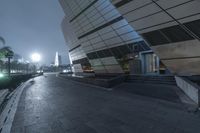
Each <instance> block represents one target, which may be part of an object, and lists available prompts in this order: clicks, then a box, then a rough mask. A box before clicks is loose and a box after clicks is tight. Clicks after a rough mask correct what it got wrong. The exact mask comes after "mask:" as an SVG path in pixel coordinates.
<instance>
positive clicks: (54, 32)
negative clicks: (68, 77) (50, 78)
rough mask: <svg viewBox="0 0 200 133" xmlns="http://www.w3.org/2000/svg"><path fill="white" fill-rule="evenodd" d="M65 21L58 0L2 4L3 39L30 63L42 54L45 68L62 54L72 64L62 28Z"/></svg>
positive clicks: (5, 0) (18, 0)
mask: <svg viewBox="0 0 200 133" xmlns="http://www.w3.org/2000/svg"><path fill="white" fill-rule="evenodd" d="M63 17H64V13H63V11H62V8H61V7H60V5H59V2H58V0H0V36H3V37H4V38H5V40H6V45H8V46H11V47H12V49H13V50H14V51H15V53H18V54H20V55H22V56H23V57H24V58H25V59H26V60H30V55H31V53H34V52H38V53H40V54H41V55H42V61H41V64H47V65H48V64H50V63H51V62H52V61H54V57H55V53H56V51H58V52H59V53H60V55H61V56H62V60H63V62H64V63H69V61H68V57H67V55H68V53H67V46H66V44H65V41H64V37H63V34H62V31H61V28H60V27H61V26H60V24H61V21H62V19H63ZM0 47H1V46H0Z"/></svg>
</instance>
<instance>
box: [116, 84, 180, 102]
mask: <svg viewBox="0 0 200 133" xmlns="http://www.w3.org/2000/svg"><path fill="white" fill-rule="evenodd" d="M115 89H116V90H117V91H120V93H121V92H128V93H133V94H136V95H142V96H148V97H153V98H158V99H162V100H167V101H171V102H177V103H181V100H180V99H179V96H178V95H177V93H176V91H175V90H176V89H178V88H177V87H176V86H172V85H159V84H141V83H124V84H121V85H119V86H116V87H115Z"/></svg>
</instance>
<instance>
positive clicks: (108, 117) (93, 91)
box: [11, 75, 200, 133]
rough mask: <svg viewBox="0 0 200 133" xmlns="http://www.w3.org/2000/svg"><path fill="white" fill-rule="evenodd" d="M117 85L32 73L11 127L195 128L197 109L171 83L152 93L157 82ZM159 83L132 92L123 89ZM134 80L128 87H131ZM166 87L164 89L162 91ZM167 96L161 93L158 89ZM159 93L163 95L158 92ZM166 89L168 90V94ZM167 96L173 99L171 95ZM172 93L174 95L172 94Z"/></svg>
mask: <svg viewBox="0 0 200 133" xmlns="http://www.w3.org/2000/svg"><path fill="white" fill-rule="evenodd" d="M132 85H133V84H125V85H123V84H122V85H120V86H118V87H117V88H114V89H113V90H112V91H109V92H108V91H105V90H104V89H102V88H99V87H95V86H90V85H85V84H82V83H78V82H74V81H71V80H66V79H60V78H58V77H56V76H55V75H47V77H46V78H44V77H43V76H41V77H37V78H35V83H34V84H33V85H31V86H29V87H26V89H25V90H24V92H23V93H22V96H21V99H20V103H19V106H18V109H17V112H16V115H15V118H14V122H13V126H12V131H11V132H12V133H65V132H66V133H196V132H199V131H200V124H199V123H200V114H199V112H197V113H195V114H194V113H188V112H187V110H185V108H184V107H183V104H182V103H180V101H179V100H177V97H176V94H173V93H175V92H174V91H173V88H170V89H169V90H167V88H169V87H170V86H167V87H166V86H164V89H163V92H160V91H159V92H158V93H155V94H153V95H148V94H149V93H154V91H156V90H157V89H159V88H162V86H161V85H159V86H156V85H153V86H152V85H151V86H143V85H142V84H141V85H136V86H134V87H133V86H132ZM127 86H129V87H128V89H135V88H136V89H137V91H138V90H139V89H141V90H140V91H139V92H141V91H146V90H147V89H148V87H150V88H151V87H157V88H156V89H155V88H154V89H152V88H151V89H150V90H151V91H152V92H150V91H148V92H147V93H146V92H141V93H142V95H140V94H139V93H135V91H131V92H130V90H128V91H127V89H126V87H127ZM131 86H132V87H131ZM165 91H166V92H167V93H165ZM164 94H165V95H166V96H162V95H164ZM156 95H161V96H156ZM168 95H172V96H169V97H168V98H167V96H168ZM170 98H171V99H172V100H170ZM173 98H174V99H173Z"/></svg>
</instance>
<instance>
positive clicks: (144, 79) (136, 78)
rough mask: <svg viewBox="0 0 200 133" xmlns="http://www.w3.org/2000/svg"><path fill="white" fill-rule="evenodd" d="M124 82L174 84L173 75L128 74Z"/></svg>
mask: <svg viewBox="0 0 200 133" xmlns="http://www.w3.org/2000/svg"><path fill="white" fill-rule="evenodd" d="M126 82H133V83H134V82H135V83H152V84H168V85H176V81H175V78H174V77H173V76H146V75H144V76H141V75H130V76H128V77H127V79H126Z"/></svg>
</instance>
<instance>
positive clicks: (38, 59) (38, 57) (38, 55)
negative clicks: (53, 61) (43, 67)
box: [31, 53, 41, 62]
mask: <svg viewBox="0 0 200 133" xmlns="http://www.w3.org/2000/svg"><path fill="white" fill-rule="evenodd" d="M31 59H32V61H33V62H39V61H40V60H41V56H40V54H38V53H34V54H32V55H31Z"/></svg>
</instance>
